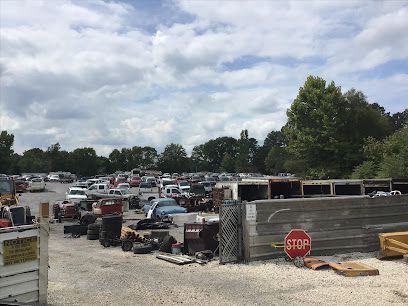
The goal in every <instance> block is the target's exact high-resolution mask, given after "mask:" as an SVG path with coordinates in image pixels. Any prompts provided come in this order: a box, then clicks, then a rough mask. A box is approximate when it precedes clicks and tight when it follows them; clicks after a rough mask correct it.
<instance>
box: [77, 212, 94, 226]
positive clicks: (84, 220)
mask: <svg viewBox="0 0 408 306" xmlns="http://www.w3.org/2000/svg"><path fill="white" fill-rule="evenodd" d="M95 221H96V216H95V215H94V214H86V215H83V216H82V217H81V220H80V223H81V224H84V225H89V224H91V223H95Z"/></svg>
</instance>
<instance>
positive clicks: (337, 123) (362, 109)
mask: <svg viewBox="0 0 408 306" xmlns="http://www.w3.org/2000/svg"><path fill="white" fill-rule="evenodd" d="M287 115H288V123H287V125H286V127H285V134H286V135H287V137H288V140H289V146H288V147H289V151H290V153H292V154H293V156H294V158H296V159H301V160H304V161H305V165H304V167H305V169H307V170H306V171H305V172H306V174H309V175H311V176H314V177H316V176H322V177H345V176H347V175H348V174H350V173H351V171H352V169H353V168H354V167H355V166H356V165H358V164H360V163H361V162H362V161H363V152H362V146H363V142H364V139H365V138H367V137H369V136H371V137H373V138H376V139H383V138H384V137H386V136H388V135H389V134H390V133H391V132H392V121H391V117H390V116H389V114H388V113H385V110H384V108H382V107H381V106H379V105H378V104H369V103H368V102H367V100H366V98H365V96H364V94H363V93H361V92H359V91H356V90H354V89H352V90H350V91H348V92H347V93H345V94H344V95H343V94H342V93H341V89H340V87H337V86H336V85H335V84H334V82H331V83H330V84H328V85H326V81H325V80H323V79H322V78H319V77H313V76H309V77H308V78H307V80H306V82H305V84H304V86H303V87H301V88H300V89H299V93H298V96H297V97H296V99H295V100H294V102H293V103H292V105H291V107H290V109H289V110H288V112H287Z"/></svg>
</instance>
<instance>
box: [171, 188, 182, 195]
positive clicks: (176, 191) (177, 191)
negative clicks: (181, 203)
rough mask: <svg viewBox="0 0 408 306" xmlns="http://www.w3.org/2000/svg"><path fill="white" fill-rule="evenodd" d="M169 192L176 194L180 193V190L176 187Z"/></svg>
mask: <svg viewBox="0 0 408 306" xmlns="http://www.w3.org/2000/svg"><path fill="white" fill-rule="evenodd" d="M171 193H177V194H179V193H180V191H179V190H177V189H173V190H172V191H171Z"/></svg>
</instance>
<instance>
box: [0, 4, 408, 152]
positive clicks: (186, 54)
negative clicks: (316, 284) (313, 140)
mask: <svg viewBox="0 0 408 306" xmlns="http://www.w3.org/2000/svg"><path fill="white" fill-rule="evenodd" d="M407 29H408V5H407V4H406V2H404V1H385V2H380V1H365V2H361V1H351V0H350V1H255V0H253V1H198V0H195V1H170V0H165V1H148V0H144V1H104V2H102V1H96V0H90V1H78V0H76V1H62V0H61V1H45V0H44V1H41V0H38V1H23V0H21V1H12V0H5V1H0V73H1V74H0V81H1V82H0V90H1V91H0V106H1V109H2V111H1V112H0V130H4V129H6V130H8V131H10V132H12V133H13V134H14V135H15V146H14V148H15V150H16V151H17V152H18V153H22V152H23V151H24V150H26V149H29V148H33V147H40V148H43V149H46V148H47V147H48V146H49V145H50V144H53V143H56V142H59V143H60V144H61V145H62V148H63V149H66V150H72V149H75V148H77V147H84V146H91V147H94V148H95V149H96V151H97V153H98V154H101V155H108V154H109V153H110V152H111V151H112V150H113V149H115V148H121V147H132V146H134V145H140V146H152V147H155V148H157V149H158V150H159V151H161V150H162V149H163V148H164V146H165V145H166V144H169V143H170V142H175V143H180V144H182V145H183V146H184V147H185V148H186V149H187V151H188V152H191V150H192V148H193V147H194V146H195V145H198V144H202V143H204V142H205V141H207V140H209V139H212V138H215V137H219V136H232V137H239V133H240V131H241V130H242V129H248V130H249V134H250V136H251V137H255V138H256V139H258V141H259V142H260V144H262V142H263V139H264V138H265V136H266V135H267V133H268V132H270V131H272V130H278V129H280V128H281V127H282V125H284V124H285V123H286V109H287V108H288V107H289V106H290V104H291V103H292V101H293V99H294V98H295V97H296V94H297V91H298V89H299V87H300V86H302V85H303V83H304V81H305V79H306V77H307V76H308V75H318V76H321V77H323V78H325V79H326V80H327V81H331V80H334V81H335V82H336V84H337V85H339V86H341V87H342V90H343V91H347V90H348V89H350V88H356V89H357V90H361V91H362V92H363V93H364V94H365V95H366V96H367V97H368V99H369V101H370V102H377V103H379V104H380V105H382V106H384V107H385V108H386V110H387V111H389V112H391V113H395V112H398V111H402V110H404V109H405V108H407V107H408V102H407V98H406V97H407V96H408V59H407V57H408V35H406V32H407Z"/></svg>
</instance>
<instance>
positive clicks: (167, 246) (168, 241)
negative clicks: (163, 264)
mask: <svg viewBox="0 0 408 306" xmlns="http://www.w3.org/2000/svg"><path fill="white" fill-rule="evenodd" d="M176 242H177V240H176V239H175V238H174V237H173V236H166V237H164V238H163V242H162V243H161V245H160V247H159V251H161V252H166V253H171V245H172V244H173V243H176Z"/></svg>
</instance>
